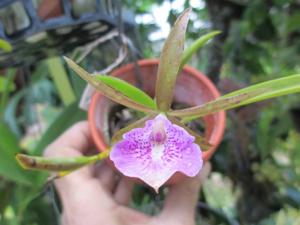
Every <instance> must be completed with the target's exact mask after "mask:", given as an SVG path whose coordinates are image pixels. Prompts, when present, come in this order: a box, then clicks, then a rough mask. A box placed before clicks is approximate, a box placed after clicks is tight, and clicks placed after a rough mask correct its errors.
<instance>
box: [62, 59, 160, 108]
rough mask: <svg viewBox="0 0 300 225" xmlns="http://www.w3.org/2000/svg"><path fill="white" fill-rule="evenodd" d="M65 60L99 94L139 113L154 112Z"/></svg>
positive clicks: (70, 61) (69, 60)
mask: <svg viewBox="0 0 300 225" xmlns="http://www.w3.org/2000/svg"><path fill="white" fill-rule="evenodd" d="M64 59H65V60H66V62H67V64H68V65H69V66H70V67H71V68H72V70H74V71H75V72H76V73H77V74H78V75H79V76H80V77H81V78H82V79H84V80H85V81H87V82H88V83H89V84H91V85H92V86H93V87H94V88H96V89H97V90H98V91H99V92H101V93H102V94H103V95H105V96H106V97H107V98H109V99H111V100H113V101H115V102H117V103H119V104H121V105H124V106H127V107H129V108H132V109H135V110H139V111H142V112H147V113H153V112H154V110H153V109H151V108H149V107H146V106H145V105H141V104H140V103H138V102H135V101H134V100H132V99H131V98H129V97H127V96H125V95H124V94H122V92H120V91H118V90H116V89H114V88H112V87H111V86H109V85H107V84H105V83H104V82H102V81H101V80H99V79H97V78H95V77H93V76H92V75H91V74H89V73H88V72H87V71H85V70H84V69H83V68H81V67H80V66H79V65H77V64H76V63H75V62H73V61H72V60H71V59H69V58H67V57H64Z"/></svg>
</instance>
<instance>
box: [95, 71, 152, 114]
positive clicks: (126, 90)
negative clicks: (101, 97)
mask: <svg viewBox="0 0 300 225" xmlns="http://www.w3.org/2000/svg"><path fill="white" fill-rule="evenodd" d="M95 79H97V80H100V81H102V82H103V83H105V84H106V85H108V86H110V87H112V88H114V89H116V90H118V91H119V92H121V93H122V94H124V95H126V96H127V97H128V98H130V99H132V100H133V101H135V102H137V103H140V104H141V105H144V106H146V107H149V108H151V109H153V110H155V109H156V103H155V101H154V100H153V99H152V98H151V97H150V96H149V95H147V94H146V93H145V92H143V91H142V90H140V89H138V88H137V87H135V86H133V85H132V84H130V83H128V82H126V81H124V80H121V79H119V78H116V77H111V76H102V75H97V76H95Z"/></svg>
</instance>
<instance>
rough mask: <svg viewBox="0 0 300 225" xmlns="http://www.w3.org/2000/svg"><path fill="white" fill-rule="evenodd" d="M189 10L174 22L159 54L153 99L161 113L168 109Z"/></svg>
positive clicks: (179, 60) (179, 61)
mask: <svg viewBox="0 0 300 225" xmlns="http://www.w3.org/2000/svg"><path fill="white" fill-rule="evenodd" d="M190 11H191V9H187V10H185V11H184V12H183V13H182V14H181V15H180V16H179V17H178V18H177V20H176V22H175V24H174V26H173V28H172V30H171V32H170V34H169V36H168V38H167V40H166V42H165V44H164V47H163V50H162V53H161V56H160V59H159V65H158V72H157V80H156V88H155V97H156V103H157V107H158V109H159V110H161V111H164V112H166V111H168V110H169V109H170V106H171V103H172V100H173V94H174V88H175V83H176V79H177V75H178V70H179V66H180V63H181V57H182V53H183V49H184V38H185V31H186V28H187V24H188V21H189V14H190Z"/></svg>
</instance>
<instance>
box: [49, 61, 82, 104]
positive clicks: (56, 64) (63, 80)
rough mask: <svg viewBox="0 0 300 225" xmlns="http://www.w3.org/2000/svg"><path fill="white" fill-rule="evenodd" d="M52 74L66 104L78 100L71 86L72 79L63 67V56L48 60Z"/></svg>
mask: <svg viewBox="0 0 300 225" xmlns="http://www.w3.org/2000/svg"><path fill="white" fill-rule="evenodd" d="M47 65H48V68H49V72H50V75H51V77H52V79H53V81H54V83H55V86H56V88H57V90H58V93H59V96H60V98H61V100H62V101H63V103H64V105H69V104H71V103H72V102H74V101H75V100H76V96H75V93H74V91H73V88H72V86H71V83H70V80H69V78H68V75H67V73H66V70H65V68H64V67H63V64H62V61H61V58H59V57H52V58H50V59H48V60H47Z"/></svg>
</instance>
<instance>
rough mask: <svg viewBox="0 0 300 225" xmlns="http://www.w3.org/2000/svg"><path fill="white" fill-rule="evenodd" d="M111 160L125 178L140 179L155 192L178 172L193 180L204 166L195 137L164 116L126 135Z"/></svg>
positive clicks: (115, 149)
mask: <svg viewBox="0 0 300 225" xmlns="http://www.w3.org/2000/svg"><path fill="white" fill-rule="evenodd" d="M110 159H111V160H112V161H113V162H114V164H115V166H116V168H117V169H118V170H119V171H120V172H122V173H123V174H124V175H126V176H128V177H136V178H140V179H141V180H143V181H144V182H145V183H147V184H148V185H150V186H151V187H153V188H154V189H155V190H156V191H158V189H159V187H160V186H162V185H163V184H164V183H165V182H166V181H167V180H168V179H169V178H170V177H171V176H172V175H173V174H174V173H175V172H181V173H183V174H185V175H187V176H190V177H193V176H196V175H197V174H198V172H199V171H200V169H201V168H202V164H203V160H202V157H201V149H200V146H198V145H197V144H195V137H194V136H192V135H190V134H189V133H188V132H187V131H186V130H185V129H183V128H182V127H180V126H178V125H176V124H172V123H171V122H170V121H169V120H168V119H167V117H166V116H165V115H163V114H159V115H158V116H156V117H155V118H154V119H152V120H148V121H147V122H146V124H145V126H144V127H142V128H135V129H132V130H130V131H129V132H127V133H125V134H124V135H123V140H121V141H119V142H117V143H116V144H115V145H114V146H113V148H112V151H111V153H110Z"/></svg>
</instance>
